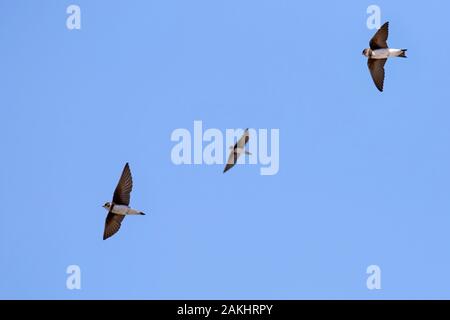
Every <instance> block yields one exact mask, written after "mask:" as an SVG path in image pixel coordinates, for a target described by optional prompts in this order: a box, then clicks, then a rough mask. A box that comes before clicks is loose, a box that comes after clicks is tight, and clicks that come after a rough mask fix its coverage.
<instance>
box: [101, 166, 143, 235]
mask: <svg viewBox="0 0 450 320" xmlns="http://www.w3.org/2000/svg"><path fill="white" fill-rule="evenodd" d="M132 189H133V178H132V177H131V171H130V166H129V165H128V163H126V164H125V167H124V168H123V171H122V175H121V176H120V179H119V183H118V184H117V187H116V189H115V190H114V195H113V200H112V202H106V203H105V204H104V205H103V208H105V209H106V210H108V215H107V216H106V221H105V231H104V233H103V240H106V239H108V238H109V237H111V236H113V235H114V234H115V233H116V232H117V231H119V229H120V225H121V224H122V220H123V219H124V218H125V216H126V215H145V213H143V212H141V211H138V210H135V209H132V208H130V207H129V205H130V193H131V190H132Z"/></svg>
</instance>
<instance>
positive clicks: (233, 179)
mask: <svg viewBox="0 0 450 320" xmlns="http://www.w3.org/2000/svg"><path fill="white" fill-rule="evenodd" d="M72 3H75V4H78V5H79V6H80V7H81V19H82V22H81V23H82V29H81V30H79V31H77V30H74V31H70V30H68V29H67V28H66V18H67V14H66V8H67V6H69V5H70V4H72ZM371 4H377V5H379V6H380V7H381V10H382V21H383V22H384V21H390V37H389V44H390V46H392V47H400V48H408V49H409V51H408V56H409V58H408V59H394V60H392V61H388V63H387V65H386V72H387V76H386V81H385V92H384V93H380V92H378V91H377V90H376V88H375V86H374V85H373V83H372V80H371V78H370V75H369V72H368V70H367V66H366V59H365V58H364V57H363V56H362V55H361V52H362V50H363V49H364V48H366V47H367V46H368V41H369V39H370V38H371V37H372V35H373V34H374V32H375V31H374V30H369V29H368V28H367V26H366V19H367V14H366V9H367V7H368V6H369V5H371ZM449 12H450V3H449V2H448V1H445V0H442V1H438V0H435V1H427V2H423V3H419V2H414V3H412V2H411V1H381V0H377V1H346V2H342V1H341V2H336V1H308V2H305V1H294V0H289V1H288V0H283V1H274V0H271V1H261V0H249V1H238V0H233V1H222V0H220V1H219V0H217V1H209V0H208V1H207V0H201V1H200V0H190V1H184V0H183V1H181V0H179V1H174V0H171V1H137V0H136V1H106V0H103V1H87V0H78V1H74V2H72V1H61V0H53V1H50V0H46V1H31V0H28V1H12V0H10V1H6V0H3V1H1V2H0V48H1V54H0V74H1V76H0V88H1V89H0V119H1V126H0V136H1V147H2V148H1V153H0V154H1V157H0V176H1V179H0V202H1V207H0V211H1V212H0V298H32V299H42V298H56V299H81V298H85V299H108V298H114V299H170V298H181V299H187V298H193V299H197V298H199V299H203V298H207V299H214V298H255V299H257V298H261V299H263V298H264V299H266V298H267V299H272V298H273V299H282V298H283V299H300V298H353V299H362V298H368V299H378V298H386V299H390V298H450V273H449V270H450V232H449V227H450V197H449V195H450V125H449V123H450V108H449V103H448V101H449V100H450V89H449V71H450V62H449V59H448V52H449V51H450V42H449V41H448V37H449V31H450V29H449V22H448V13H449ZM194 120H202V121H203V125H204V127H205V128H218V129H221V130H225V129H227V128H246V127H251V128H267V129H270V128H278V129H280V171H279V173H278V174H277V175H275V176H261V175H260V172H259V166H257V165H251V166H236V167H235V168H233V169H232V170H231V171H229V172H227V174H222V170H223V166H222V165H212V166H205V165H203V166H201V165H192V166H188V165H185V166H175V165H173V164H172V162H171V159H170V152H171V148H172V147H173V145H174V143H173V142H171V141H170V135H171V133H172V131H173V130H174V129H177V128H187V129H189V130H191V131H192V128H193V121H194ZM125 162H129V163H130V166H131V170H132V173H133V177H134V190H133V193H132V197H131V200H132V202H131V204H132V205H133V206H134V207H136V208H138V209H141V210H143V211H145V212H146V213H147V215H146V216H142V217H141V216H138V217H127V218H125V220H124V223H123V225H122V229H121V230H120V231H119V233H117V234H116V235H115V236H114V237H112V238H110V239H108V240H107V241H103V240H102V235H103V228H104V220H105V217H106V211H105V210H104V209H103V208H102V207H101V206H102V205H103V204H104V202H106V201H109V200H111V197H112V193H113V190H114V188H115V186H116V183H117V180H118V178H119V176H120V173H121V170H122V168H123V165H124V164H125ZM72 264H76V265H79V266H80V268H81V272H82V279H81V281H82V284H81V285H82V289H81V290H68V289H66V278H67V274H66V268H67V266H68V265H72ZM372 264H376V265H379V266H380V268H381V270H382V279H381V285H382V289H381V290H375V291H371V290H368V289H367V287H366V279H367V274H366V268H367V267H368V266H369V265H372Z"/></svg>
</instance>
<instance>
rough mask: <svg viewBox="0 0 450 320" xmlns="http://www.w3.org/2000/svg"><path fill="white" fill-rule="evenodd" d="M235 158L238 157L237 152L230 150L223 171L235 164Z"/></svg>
mask: <svg viewBox="0 0 450 320" xmlns="http://www.w3.org/2000/svg"><path fill="white" fill-rule="evenodd" d="M237 159H238V154H237V152H234V151H231V153H230V156H229V157H228V161H227V165H226V166H225V169H224V170H223V173H225V172H227V171H228V170H230V169H231V168H233V167H234V165H235V164H236V161H237Z"/></svg>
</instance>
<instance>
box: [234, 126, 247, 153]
mask: <svg viewBox="0 0 450 320" xmlns="http://www.w3.org/2000/svg"><path fill="white" fill-rule="evenodd" d="M249 139H250V133H249V132H248V128H247V129H245V131H244V134H243V135H242V137H241V138H240V139H239V141H238V142H237V143H236V144H235V145H234V147H235V148H236V147H238V148H239V149H243V148H244V147H245V145H246V144H247V142H248V140H249Z"/></svg>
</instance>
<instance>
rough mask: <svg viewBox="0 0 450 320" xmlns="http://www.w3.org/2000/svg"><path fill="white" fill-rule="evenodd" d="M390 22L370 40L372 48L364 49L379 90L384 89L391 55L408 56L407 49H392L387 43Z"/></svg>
mask: <svg viewBox="0 0 450 320" xmlns="http://www.w3.org/2000/svg"><path fill="white" fill-rule="evenodd" d="M388 35H389V22H386V23H385V24H383V25H382V26H381V28H380V29H379V30H378V31H377V32H376V33H375V35H374V36H373V38H372V39H371V40H370V43H369V45H370V48H367V49H364V51H363V52H362V54H363V55H364V56H366V57H367V58H368V60H367V66H368V67H369V71H370V74H371V76H372V79H373V82H374V83H375V86H376V87H377V89H378V90H379V91H381V92H382V91H383V85H384V65H385V64H386V61H387V59H388V58H389V57H401V58H406V51H407V49H390V48H389V47H388V45H387V38H388Z"/></svg>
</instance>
